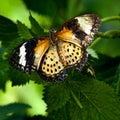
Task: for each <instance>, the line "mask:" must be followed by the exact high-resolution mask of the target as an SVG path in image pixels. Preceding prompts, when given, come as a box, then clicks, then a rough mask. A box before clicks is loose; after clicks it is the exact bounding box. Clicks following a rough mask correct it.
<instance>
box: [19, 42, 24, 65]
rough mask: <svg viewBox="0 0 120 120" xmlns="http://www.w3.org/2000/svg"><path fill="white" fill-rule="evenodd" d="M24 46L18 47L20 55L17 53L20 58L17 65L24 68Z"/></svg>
mask: <svg viewBox="0 0 120 120" xmlns="http://www.w3.org/2000/svg"><path fill="white" fill-rule="evenodd" d="M25 44H26V43H24V44H23V45H22V46H21V47H20V53H19V57H20V60H19V64H21V65H23V66H25V65H26V57H25V56H26V51H25V50H26V48H25Z"/></svg>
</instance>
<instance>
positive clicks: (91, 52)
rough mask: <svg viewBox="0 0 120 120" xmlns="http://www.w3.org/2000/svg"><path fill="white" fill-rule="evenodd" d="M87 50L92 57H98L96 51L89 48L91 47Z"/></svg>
mask: <svg viewBox="0 0 120 120" xmlns="http://www.w3.org/2000/svg"><path fill="white" fill-rule="evenodd" d="M87 52H88V54H89V55H91V56H92V57H93V58H96V59H98V55H97V53H96V52H95V50H93V49H91V48H87Z"/></svg>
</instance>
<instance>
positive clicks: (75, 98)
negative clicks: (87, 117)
mask: <svg viewBox="0 0 120 120" xmlns="http://www.w3.org/2000/svg"><path fill="white" fill-rule="evenodd" d="M71 94H72V96H73V98H74V100H75V101H76V103H77V105H78V106H79V107H80V108H81V109H82V108H83V106H82V104H81V103H80V101H79V100H78V98H77V97H76V96H75V94H74V92H73V91H72V90H71Z"/></svg>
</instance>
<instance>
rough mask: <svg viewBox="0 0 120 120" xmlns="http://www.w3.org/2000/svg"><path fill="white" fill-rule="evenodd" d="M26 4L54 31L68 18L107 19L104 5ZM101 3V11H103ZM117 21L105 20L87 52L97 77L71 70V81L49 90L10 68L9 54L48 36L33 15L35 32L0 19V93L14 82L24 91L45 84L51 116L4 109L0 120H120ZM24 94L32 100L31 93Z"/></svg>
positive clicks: (32, 77)
mask: <svg viewBox="0 0 120 120" xmlns="http://www.w3.org/2000/svg"><path fill="white" fill-rule="evenodd" d="M115 1H116V3H114V4H116V5H117V4H118V3H119V1H117V0H115ZM24 2H25V3H26V6H27V8H29V9H30V10H33V11H36V12H38V13H40V14H42V15H45V16H49V17H51V18H52V21H51V22H52V23H53V24H52V26H55V27H56V26H57V27H58V26H59V24H61V23H63V21H66V20H67V19H68V18H70V17H74V16H76V15H78V14H81V13H87V12H88V11H89V12H90V13H92V12H94V13H99V15H100V16H107V15H108V11H107V10H105V9H106V6H104V2H105V1H103V0H101V1H99V2H98V1H95V0H92V2H91V1H87V0H84V1H82V2H81V1H79V0H75V1H73V0H70V1H69V2H68V1H64V0H62V1H58V0H56V1H54V0H48V3H47V2H46V3H45V2H44V1H40V0H34V1H32V0H29V1H27V0H24ZM107 2H109V1H108V0H107ZM100 3H101V4H102V5H103V6H102V5H101V6H102V7H103V8H100V7H101V6H100V5H99V4H100ZM105 3H106V2H105ZM112 4H113V3H111V5H112ZM77 5H78V6H77ZM118 5H119V4H118ZM76 6H77V7H76ZM86 6H87V7H86ZM93 6H97V7H93ZM93 8H94V10H95V8H96V11H94V10H93ZM50 9H51V10H50ZM107 9H108V8H107ZM114 9H116V6H113V7H112V10H113V13H115V11H114ZM102 10H104V12H103V13H102ZM86 11H87V12H86ZM58 13H59V14H58ZM109 15H112V12H109ZM115 15H116V14H115ZM117 15H118V14H117ZM119 20H120V16H111V17H106V18H104V19H102V22H103V23H104V24H103V23H102V25H101V29H100V31H101V32H98V34H97V35H96V39H95V40H94V43H93V44H92V45H91V46H90V48H89V49H88V52H89V54H90V56H89V58H88V62H89V63H90V64H91V65H92V66H93V68H94V70H95V77H93V76H91V75H90V74H89V73H87V67H86V66H85V67H84V69H83V70H82V72H81V73H79V72H77V71H76V70H71V69H70V70H69V71H68V72H69V76H68V78H67V79H66V80H65V81H64V82H62V83H60V84H50V83H46V82H43V81H42V80H41V79H40V78H39V76H38V75H37V74H35V73H32V75H29V74H25V73H23V72H21V71H18V70H15V69H13V68H11V67H10V66H9V64H8V60H9V56H10V53H11V52H12V49H14V48H15V46H17V45H19V43H22V42H23V41H25V40H29V39H31V38H32V37H35V36H38V35H44V34H46V33H44V30H43V29H42V27H41V26H40V25H39V23H38V22H37V20H36V19H35V18H33V16H32V15H31V14H30V16H29V21H30V24H31V28H30V29H29V28H28V27H27V26H26V25H25V24H23V22H24V21H22V22H21V21H19V20H18V21H17V23H16V24H15V23H14V22H12V21H11V20H10V19H8V18H5V17H3V16H0V40H1V41H2V44H1V46H0V89H2V90H5V85H6V82H7V80H11V81H12V85H13V86H16V85H24V84H26V83H27V82H29V80H33V81H34V82H36V83H38V84H43V85H44V96H43V99H44V101H45V102H46V103H47V112H48V115H47V117H43V116H39V115H38V116H33V117H30V116H28V115H27V114H26V109H29V106H28V105H26V104H17V103H14V104H9V105H6V106H0V119H1V120H2V119H3V120H4V119H7V120H8V119H9V120H12V119H20V120H23V119H42V120H120V97H119V95H120V48H119V43H120V41H119V38H120V30H119V27H118V26H119V25H120V24H119V23H116V21H119ZM25 92H28V95H30V93H29V91H25Z"/></svg>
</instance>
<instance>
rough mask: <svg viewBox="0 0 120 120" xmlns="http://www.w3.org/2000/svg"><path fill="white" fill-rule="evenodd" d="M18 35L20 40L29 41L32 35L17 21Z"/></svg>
mask: <svg viewBox="0 0 120 120" xmlns="http://www.w3.org/2000/svg"><path fill="white" fill-rule="evenodd" d="M17 28H18V34H19V36H20V37H21V39H31V38H32V35H31V33H30V31H29V29H28V28H27V27H26V26H25V25H24V24H23V23H21V22H20V21H17Z"/></svg>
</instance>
